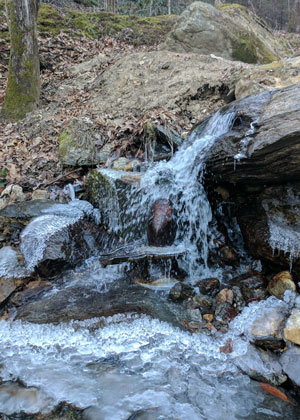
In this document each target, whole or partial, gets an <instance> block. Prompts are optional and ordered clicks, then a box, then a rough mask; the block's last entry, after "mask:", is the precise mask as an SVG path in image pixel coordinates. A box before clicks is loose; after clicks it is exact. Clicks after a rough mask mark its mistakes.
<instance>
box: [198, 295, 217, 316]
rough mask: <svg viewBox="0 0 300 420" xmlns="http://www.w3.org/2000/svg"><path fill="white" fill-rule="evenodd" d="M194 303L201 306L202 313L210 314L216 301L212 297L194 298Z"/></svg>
mask: <svg viewBox="0 0 300 420" xmlns="http://www.w3.org/2000/svg"><path fill="white" fill-rule="evenodd" d="M193 302H194V303H195V305H197V306H199V308H200V309H201V312H202V313H210V312H211V311H212V310H213V306H214V301H213V299H212V298H211V297H210V296H194V297H193Z"/></svg>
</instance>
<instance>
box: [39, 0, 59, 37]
mask: <svg viewBox="0 0 300 420" xmlns="http://www.w3.org/2000/svg"><path fill="white" fill-rule="evenodd" d="M37 24H38V30H39V31H40V32H44V33H49V34H52V35H57V34H59V32H60V31H61V30H62V29H64V28H65V26H66V24H65V22H64V19H63V17H62V16H61V15H60V13H59V12H58V10H56V9H55V8H54V7H52V6H50V5H49V4H41V5H40V8H39V14H38V21H37Z"/></svg>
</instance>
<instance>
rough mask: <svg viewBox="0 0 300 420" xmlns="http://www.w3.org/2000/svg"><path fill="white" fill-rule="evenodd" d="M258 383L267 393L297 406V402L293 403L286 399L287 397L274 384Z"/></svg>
mask: <svg viewBox="0 0 300 420" xmlns="http://www.w3.org/2000/svg"><path fill="white" fill-rule="evenodd" d="M259 385H260V386H261V388H262V389H263V390H264V391H266V392H268V393H269V394H271V395H273V396H274V397H276V398H280V399H281V400H282V401H285V402H287V403H289V404H291V405H293V406H295V407H296V406H297V404H295V403H293V402H292V401H290V400H289V399H288V397H287V396H286V395H285V394H284V393H283V392H281V391H280V390H279V389H278V388H276V387H275V386H272V385H269V384H264V383H263V382H260V383H259Z"/></svg>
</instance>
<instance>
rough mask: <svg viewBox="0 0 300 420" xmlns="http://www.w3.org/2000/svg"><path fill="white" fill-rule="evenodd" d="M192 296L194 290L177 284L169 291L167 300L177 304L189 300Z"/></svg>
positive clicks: (182, 284) (185, 285)
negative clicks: (169, 299)
mask: <svg viewBox="0 0 300 420" xmlns="http://www.w3.org/2000/svg"><path fill="white" fill-rule="evenodd" d="M193 294H194V289H193V288H192V287H191V286H189V285H187V284H184V283H180V282H178V283H176V284H174V286H173V287H172V289H171V290H170V293H169V298H171V299H172V300H173V301H174V302H178V301H182V300H186V299H189V298H190V297H191V296H192V295H193Z"/></svg>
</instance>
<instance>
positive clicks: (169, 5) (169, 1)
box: [168, 0, 171, 15]
mask: <svg viewBox="0 0 300 420" xmlns="http://www.w3.org/2000/svg"><path fill="white" fill-rule="evenodd" d="M170 14H171V0H168V15H170Z"/></svg>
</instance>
